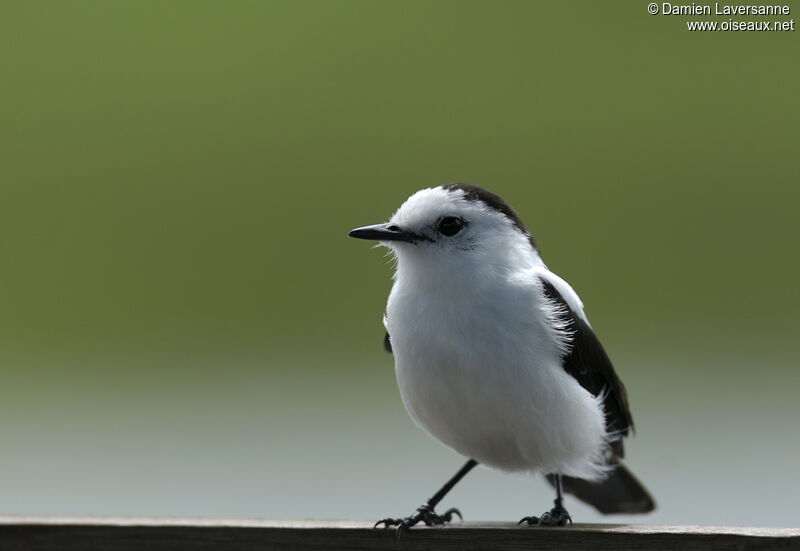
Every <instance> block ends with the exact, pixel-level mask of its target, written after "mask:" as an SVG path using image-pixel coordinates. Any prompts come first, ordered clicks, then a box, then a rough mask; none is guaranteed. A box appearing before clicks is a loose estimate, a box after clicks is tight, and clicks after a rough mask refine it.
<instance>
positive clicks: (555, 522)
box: [517, 505, 572, 526]
mask: <svg viewBox="0 0 800 551" xmlns="http://www.w3.org/2000/svg"><path fill="white" fill-rule="evenodd" d="M523 522H524V523H527V524H528V526H566V524H567V523H570V524H572V517H570V516H569V513H568V512H567V510H566V509H564V507H562V506H561V505H556V506H555V507H553V508H552V509H550V510H549V511H547V512H546V513H544V514H542V516H540V517H534V516H530V517H525V518H523V519H522V520H520V521H519V522H518V523H517V524H518V525H519V524H522V523H523Z"/></svg>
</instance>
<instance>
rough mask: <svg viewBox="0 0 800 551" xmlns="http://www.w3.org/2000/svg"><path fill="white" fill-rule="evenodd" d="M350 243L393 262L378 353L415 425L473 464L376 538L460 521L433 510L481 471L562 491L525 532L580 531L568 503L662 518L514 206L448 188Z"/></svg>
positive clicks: (620, 396) (569, 306) (601, 380)
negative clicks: (388, 363)
mask: <svg viewBox="0 0 800 551" xmlns="http://www.w3.org/2000/svg"><path fill="white" fill-rule="evenodd" d="M349 236H350V237H354V238H357V239H367V240H373V241H377V242H378V244H379V245H382V246H385V247H387V248H388V249H389V251H390V253H391V255H392V256H393V257H394V259H395V273H394V277H393V279H394V282H393V285H392V289H391V292H390V294H389V298H388V302H387V305H386V310H385V314H384V317H383V322H384V326H385V329H386V335H385V338H384V343H383V344H384V347H385V348H386V350H387V351H388V352H391V353H392V354H393V356H394V362H395V375H396V379H397V385H398V388H399V390H400V395H401V398H402V401H403V404H404V405H405V408H406V410H407V412H408V414H409V416H410V417H411V418H412V420H413V421H414V422H415V423H416V424H417V425H418V426H419V427H421V428H422V429H423V430H424V431H426V432H427V433H428V434H430V435H431V436H433V437H434V438H436V439H438V440H439V441H441V442H442V443H443V444H445V445H446V446H448V447H449V448H451V449H452V450H454V451H455V452H457V453H459V454H461V455H462V456H464V457H466V458H468V460H467V462H466V463H465V464H464V465H463V467H461V469H460V470H459V471H458V472H457V473H456V474H455V475H454V476H453V477H452V478H451V479H449V480H448V481H447V483H446V484H445V485H444V486H443V487H442V488H441V489H440V490H439V491H438V492H436V494H434V495H433V496H432V497H431V498H430V499H428V500H427V501H425V502H424V503H423V505H422V506H420V507H419V508H418V509H417V510H416V511H414V512H413V513H412V514H411V515H409V516H406V517H397V518H395V517H387V518H383V519H381V520H379V521H378V522H377V523H375V527H379V526H383V527H385V528H388V527H397V533H398V537H399V534H400V532H401V531H402V530H406V529H408V528H411V527H412V526H415V525H417V524H419V523H423V524H425V525H428V526H431V525H442V524H446V523H450V522H451V521H452V520H453V519H454V518H455V517H456V516H458V517H459V518H462V515H461V512H460V511H459V510H458V509H456V508H451V509H448V510H447V511H445V512H443V513H441V514H439V513H437V512H436V510H435V508H436V506H437V505H438V504H439V502H440V501H441V500H442V499H443V498H444V496H445V495H446V494H447V493H448V492H449V491H450V490H451V489H452V488H453V487H454V486H455V485H456V484H457V483H458V482H459V481H460V480H461V479H462V478H463V477H464V476H466V474H467V473H469V472H470V471H471V470H472V469H473V468H474V467H475V466H476V465H478V464H482V465H485V466H487V467H490V468H492V469H496V470H499V471H502V472H523V473H530V474H533V473H541V474H543V475H544V476H545V477H546V479H547V480H548V481H549V482H550V484H551V485H552V486H553V487H554V489H555V492H556V498H555V500H554V506H553V507H552V508H551V509H549V510H547V511H545V512H544V513H543V514H540V515H528V516H525V517H523V518H522V519H521V520H520V521H519V523H518V524H525V525H528V526H565V525H567V524H568V523H569V524H571V523H572V517H571V515H570V514H569V512H568V511H567V509H566V508H565V506H564V494H565V493H567V494H571V495H573V496H575V497H577V498H578V499H580V500H581V501H583V502H585V503H587V504H589V505H591V506H593V507H594V508H596V509H597V510H598V511H600V512H601V513H603V514H614V513H625V514H635V513H648V512H650V511H652V510H653V509H654V508H655V501H654V499H653V497H652V496H651V494H650V493H649V492H648V490H647V489H646V488H645V487H644V486H643V485H642V483H641V482H639V480H638V479H637V478H636V477H635V476H634V475H633V474H632V473H631V471H630V470H629V469H628V468H627V467H626V466H625V464H624V463H623V461H622V460H623V456H624V448H623V439H624V438H625V437H627V436H628V435H629V434H631V433H632V432H633V430H634V425H633V418H632V417H631V412H630V408H629V405H628V398H627V394H626V390H625V387H624V385H623V384H622V381H621V380H620V379H619V377H618V376H617V374H616V372H615V370H614V367H613V365H612V363H611V361H610V360H609V357H608V355H607V354H606V352H605V350H604V348H603V346H602V345H601V343H600V341H599V340H598V337H597V336H596V334H595V332H594V330H593V329H592V326H591V325H590V323H589V319H588V318H587V316H586V314H585V313H584V307H583V303H582V302H581V299H580V298H579V297H578V295H577V293H576V292H575V291H574V290H573V288H572V287H571V286H570V285H569V284H568V283H567V282H566V281H565V280H564V279H562V278H561V277H559V276H558V275H556V274H555V273H554V272H552V271H550V270H549V269H548V267H547V266H546V265H545V263H544V261H543V260H542V256H541V254H540V252H539V247H538V245H537V243H536V242H535V241H534V239H533V238H532V236H531V234H530V232H529V231H528V229H527V227H526V226H525V224H524V223H523V222H522V220H521V219H520V217H519V215H518V214H517V213H516V211H515V210H513V209H512V208H511V206H509V205H508V203H506V202H505V201H504V200H503V199H502V198H501V197H500V196H498V195H496V194H494V193H492V192H490V191H488V190H487V189H484V188H482V187H479V186H476V185H469V184H462V183H453V184H446V185H442V186H438V187H432V188H427V189H422V190H420V191H417V192H416V193H414V194H413V195H411V196H410V197H409V198H408V199H407V200H406V201H405V202H404V203H403V204H402V205H401V206H400V208H399V209H398V210H397V211H396V212H395V213H394V214H393V215H392V216H391V218H390V219H389V221H388V222H386V223H381V224H375V225H370V226H364V227H359V228H356V229H354V230H352V231H350V232H349Z"/></svg>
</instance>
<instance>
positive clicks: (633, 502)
mask: <svg viewBox="0 0 800 551" xmlns="http://www.w3.org/2000/svg"><path fill="white" fill-rule="evenodd" d="M547 480H548V481H549V482H550V484H553V485H555V477H554V476H553V475H547ZM561 480H562V482H563V484H564V491H565V492H567V493H568V494H572V495H574V496H575V497H577V498H578V499H580V500H581V501H583V502H585V503H588V504H589V505H591V506H592V507H594V508H595V509H597V510H598V511H600V512H601V513H603V514H604V515H613V514H627V515H630V514H636V513H649V512H650V511H652V510H653V509H655V508H656V502H655V500H653V497H652V496H651V495H650V492H648V491H647V490H646V489H645V487H644V486H642V483H641V482H639V481H638V480H637V479H636V477H635V476H633V474H632V473H631V472H630V471H629V470H628V469H627V467H625V465H622V464H619V465H617V466H616V467H615V468H614V470H613V471H612V472H611V474H610V475H608V478H606V479H605V480H603V481H601V482H589V481H588V480H583V479H581V478H572V477H571V476H562V477H561Z"/></svg>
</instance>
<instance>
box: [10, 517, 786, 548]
mask: <svg viewBox="0 0 800 551" xmlns="http://www.w3.org/2000/svg"><path fill="white" fill-rule="evenodd" d="M0 549H2V550H3V551H30V550H35V551H39V550H41V551H49V550H59V551H73V550H76V551H77V550H81V551H94V550H98V551H99V550H101V549H102V550H107V551H116V550H120V551H122V550H125V551H129V550H130V551H133V550H139V549H147V550H153V551H161V550H170V551H172V550H177V549H180V550H187V551H194V550H203V551H205V550H212V549H213V550H220V551H228V550H230V551H238V550H245V549H246V550H250V551H253V550H262V549H264V550H266V549H269V550H276V549H277V550H280V549H295V550H323V549H363V550H367V549H370V550H371V549H387V550H392V551H398V550H402V549H443V550H449V549H467V550H469V549H487V550H491V549H511V550H515V549H526V550H540V549H559V550H564V551H572V550H611V549H615V550H639V549H642V550H643V549H647V550H661V549H686V550H690V551H693V550H715V551H717V550H727V549H730V550H734V549H735V550H760V549H798V550H800V529H796V528H737V527H716V526H645V525H621V524H578V525H575V526H571V527H564V528H529V527H517V526H515V525H513V524H506V523H475V522H466V523H464V524H457V525H453V526H448V527H444V528H441V527H437V528H426V527H419V528H413V529H412V530H410V531H408V532H406V533H404V534H403V535H402V537H401V538H400V541H399V542H398V541H397V539H396V538H395V533H394V530H383V529H378V530H374V529H373V528H372V523H371V522H361V521H316V520H246V519H198V518H144V517H143V518H110V517H24V516H4V517H0Z"/></svg>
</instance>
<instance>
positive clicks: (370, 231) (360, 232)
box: [347, 223, 422, 243]
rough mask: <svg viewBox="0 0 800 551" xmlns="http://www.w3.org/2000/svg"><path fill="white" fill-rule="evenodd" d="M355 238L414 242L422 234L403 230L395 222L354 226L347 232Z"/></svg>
mask: <svg viewBox="0 0 800 551" xmlns="http://www.w3.org/2000/svg"><path fill="white" fill-rule="evenodd" d="M347 235H349V236H350V237H355V238H356V239H374V240H375V241H406V242H407V243H416V242H417V241H419V240H420V239H422V236H419V235H417V234H415V233H411V232H409V231H406V230H404V229H403V228H401V227H400V226H398V225H396V224H388V223H387V224H375V225H374V226H364V227H363V228H356V229H354V230H353V231H351V232H350V233H349V234H347Z"/></svg>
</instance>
